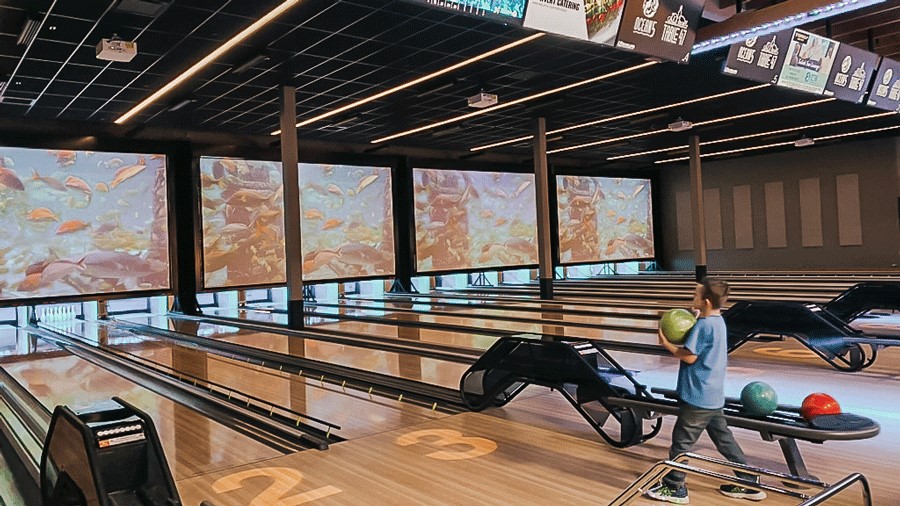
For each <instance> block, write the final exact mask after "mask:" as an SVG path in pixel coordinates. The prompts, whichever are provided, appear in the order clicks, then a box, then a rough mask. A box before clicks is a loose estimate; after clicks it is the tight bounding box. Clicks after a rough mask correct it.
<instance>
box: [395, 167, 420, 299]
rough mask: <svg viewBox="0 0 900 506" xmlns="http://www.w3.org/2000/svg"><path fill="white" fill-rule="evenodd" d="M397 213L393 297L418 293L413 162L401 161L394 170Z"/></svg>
mask: <svg viewBox="0 0 900 506" xmlns="http://www.w3.org/2000/svg"><path fill="white" fill-rule="evenodd" d="M391 181H392V182H393V183H392V185H391V192H392V194H393V195H392V197H393V207H394V208H393V212H394V284H393V285H391V290H390V291H391V293H418V292H417V291H416V287H415V286H413V284H412V276H413V273H414V272H415V271H416V257H415V253H414V252H415V251H416V236H415V234H414V233H413V231H414V230H415V229H416V217H415V211H414V207H413V206H414V205H415V195H414V193H415V192H414V189H413V171H412V167H411V166H410V164H409V159H408V158H406V157H404V158H401V159H400V161H399V162H398V163H396V164H395V165H394V167H392V168H391Z"/></svg>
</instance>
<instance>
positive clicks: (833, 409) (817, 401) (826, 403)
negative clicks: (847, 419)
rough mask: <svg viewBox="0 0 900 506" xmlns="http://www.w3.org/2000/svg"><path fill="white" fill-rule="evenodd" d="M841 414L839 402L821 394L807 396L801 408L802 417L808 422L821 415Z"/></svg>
mask: <svg viewBox="0 0 900 506" xmlns="http://www.w3.org/2000/svg"><path fill="white" fill-rule="evenodd" d="M840 412H841V405H840V404H838V401H836V400H835V399H834V397H832V396H830V395H828V394H823V393H821V392H817V393H814V394H809V395H807V396H806V398H805V399H803V404H802V405H801V406H800V416H802V417H803V419H804V420H806V421H807V422H809V421H811V420H812V419H813V418H815V417H817V416H819V415H837V414H840Z"/></svg>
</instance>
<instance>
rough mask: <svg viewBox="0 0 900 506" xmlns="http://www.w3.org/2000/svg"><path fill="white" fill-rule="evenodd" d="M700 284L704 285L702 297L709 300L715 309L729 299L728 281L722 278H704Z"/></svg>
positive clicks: (719, 307)
mask: <svg viewBox="0 0 900 506" xmlns="http://www.w3.org/2000/svg"><path fill="white" fill-rule="evenodd" d="M700 284H701V285H703V292H702V294H701V297H702V298H704V299H706V300H708V301H709V302H710V303H711V304H712V307H713V309H721V308H722V306H723V305H724V304H725V301H727V300H728V291H729V287H728V283H726V282H725V281H722V280H720V279H715V278H703V279H702V280H701V281H700Z"/></svg>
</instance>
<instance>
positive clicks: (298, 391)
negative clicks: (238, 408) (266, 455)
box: [73, 322, 444, 438]
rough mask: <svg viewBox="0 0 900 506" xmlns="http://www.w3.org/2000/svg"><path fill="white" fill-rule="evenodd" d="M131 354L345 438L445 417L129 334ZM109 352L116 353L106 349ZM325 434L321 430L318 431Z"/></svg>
mask: <svg viewBox="0 0 900 506" xmlns="http://www.w3.org/2000/svg"><path fill="white" fill-rule="evenodd" d="M75 325H78V326H80V327H83V328H82V329H81V330H76V331H75V332H81V333H85V332H86V333H92V332H91V329H92V328H94V329H96V328H103V326H102V325H97V324H95V323H88V322H79V323H77V324H73V326H75ZM128 334H129V336H128V341H129V344H128V347H129V349H130V353H132V354H134V355H138V356H140V357H142V358H143V359H145V360H147V361H150V362H152V363H154V364H157V365H161V366H165V367H167V368H171V369H174V370H175V371H178V372H180V373H185V374H190V375H191V376H194V377H197V378H199V379H202V380H209V381H212V382H214V383H217V384H220V385H223V386H225V387H227V388H229V389H231V390H233V391H234V392H239V393H243V394H247V395H252V396H254V397H257V398H259V399H262V400H264V401H265V402H266V403H270V404H271V405H273V406H277V407H284V408H288V409H292V410H293V411H296V412H298V413H303V414H305V415H309V416H311V417H315V418H319V419H322V420H325V421H328V422H331V423H335V424H337V425H340V426H341V429H340V430H336V431H333V432H334V433H335V434H337V435H338V436H341V437H344V438H355V437H361V436H365V435H370V434H374V433H378V432H384V431H387V430H392V429H395V428H398V427H403V426H406V425H411V424H416V423H421V422H423V421H426V420H430V419H434V418H438V417H441V416H444V415H443V414H441V413H439V412H436V411H432V410H431V409H429V408H426V407H421V406H417V405H414V404H410V403H408V402H407V403H405V402H400V401H397V400H394V399H386V398H383V397H377V396H373V395H369V394H368V393H367V392H364V391H359V390H353V389H349V388H342V387H341V385H335V384H333V383H325V382H324V381H316V380H314V379H311V378H308V377H301V376H299V375H296V374H288V373H286V372H280V371H277V370H272V369H267V368H265V367H259V366H255V365H250V364H247V363H245V362H240V361H237V360H234V359H231V358H226V357H221V356H218V355H214V354H211V353H206V352H204V351H200V350H197V349H195V348H192V347H188V346H182V345H178V344H175V343H172V342H170V341H167V340H161V339H159V338H156V337H152V336H140V335H138V334H135V333H130V332H129V333H128ZM108 346H109V347H110V348H113V349H116V348H118V346H117V345H115V344H109V345H108ZM311 425H313V426H317V427H319V428H321V429H322V430H327V427H325V426H318V425H317V424H316V423H311Z"/></svg>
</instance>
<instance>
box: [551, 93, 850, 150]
mask: <svg viewBox="0 0 900 506" xmlns="http://www.w3.org/2000/svg"><path fill="white" fill-rule="evenodd" d="M833 100H835V99H834V98H823V99H820V100H813V101H812V102H803V103H801V104H793V105H784V106H781V107H773V108H771V109H763V110H762V111H754V112H748V113H744V114H736V115H734V116H727V117H724V118H716V119H711V120H707V121H700V122H697V123H694V124H693V126H692V128H696V127H700V126H706V125H714V124H716V123H723V122H725V121H732V120H736V119H743V118H750V117H753V116H760V115H762V114H770V113H773V112H780V111H786V110H788V109H796V108H798V107H807V106H810V105H816V104H823V103H825V102H831V101H833ZM669 131H670V130H669V129H668V128H662V129H660V130H653V131H651V132H644V133H640V134H632V135H626V136H623V137H614V138H612V139H603V140H600V141H594V142H587V143H585V144H578V145H576V146H567V147H565V148H559V149H554V150H551V151H547V154H548V155H550V154H553V153H562V152H563V151H573V150H576V149H583V148H590V147H594V146H601V145H603V144H610V143H614V142H619V141H627V140H629V139H637V138H639V137H646V136H649V135H655V134H661V133H665V132H669Z"/></svg>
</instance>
